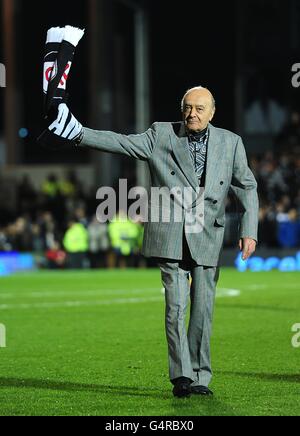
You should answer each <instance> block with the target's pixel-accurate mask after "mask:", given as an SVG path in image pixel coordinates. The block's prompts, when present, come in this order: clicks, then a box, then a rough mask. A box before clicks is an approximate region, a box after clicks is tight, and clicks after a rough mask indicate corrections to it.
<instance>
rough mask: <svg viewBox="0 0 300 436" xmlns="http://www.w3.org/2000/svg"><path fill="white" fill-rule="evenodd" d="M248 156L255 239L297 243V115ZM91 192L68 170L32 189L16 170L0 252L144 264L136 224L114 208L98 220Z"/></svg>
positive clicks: (273, 244)
mask: <svg viewBox="0 0 300 436" xmlns="http://www.w3.org/2000/svg"><path fill="white" fill-rule="evenodd" d="M249 163H250V167H251V169H252V171H253V173H254V175H255V177H256V179H257V181H258V191H259V197H260V216H259V242H260V246H261V247H265V248H299V247H300V114H299V113H297V112H295V113H293V114H292V117H291V121H290V122H289V124H288V125H286V126H285V127H284V129H283V130H282V131H281V133H280V134H279V135H278V137H277V140H276V143H275V146H274V149H273V151H267V152H263V153H258V154H256V155H252V156H249ZM95 192H96V191H95V190H92V192H91V193H90V195H89V194H86V192H84V190H83V189H82V184H81V183H80V182H79V181H78V180H77V178H76V176H75V175H74V174H73V173H71V174H69V175H68V177H66V179H64V180H60V179H58V178H57V177H56V176H55V175H54V174H52V175H49V176H48V177H47V178H46V180H45V181H44V183H43V184H42V186H41V187H40V189H39V190H38V191H37V190H36V189H35V188H34V187H33V184H32V181H31V180H30V177H29V176H24V179H23V180H22V182H21V183H20V184H19V186H18V188H17V201H16V204H17V205H18V211H17V214H16V216H14V217H3V214H1V215H2V216H1V222H0V251H6V252H7V251H18V252H32V253H35V254H36V255H37V256H40V262H41V266H45V267H50V268H66V267H70V268H88V267H90V268H100V267H116V266H120V267H127V266H132V267H137V266H145V264H146V262H147V261H146V260H145V259H144V258H143V257H142V256H141V247H142V241H143V231H144V228H143V225H142V223H138V222H137V223H136V222H132V221H131V220H129V219H124V216H122V220H119V219H118V216H119V215H116V217H115V218H114V219H113V220H112V221H111V222H109V223H106V224H103V223H100V222H98V220H97V219H96V216H95V212H96V209H97V206H98V204H97V202H96V199H95ZM238 211H239V207H238V204H237V202H236V200H235V199H234V197H233V196H229V199H228V204H227V219H228V221H229V222H230V220H232V221H233V222H235V220H236V217H237V216H238V214H237V212H238ZM120 214H122V212H120ZM5 218H6V219H5ZM229 227H230V226H229ZM233 227H235V230H236V225H234V226H233ZM236 242H237V241H236V232H235V233H234V232H233V235H230V234H229V236H228V233H227V237H226V238H225V245H226V246H227V247H231V246H232V247H236Z"/></svg>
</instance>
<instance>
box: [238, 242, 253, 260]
mask: <svg viewBox="0 0 300 436" xmlns="http://www.w3.org/2000/svg"><path fill="white" fill-rule="evenodd" d="M256 245H257V242H256V241H255V240H254V239H251V238H242V239H240V243H239V246H240V250H241V251H242V252H243V260H248V259H249V258H250V257H251V256H252V254H253V253H255V250H256Z"/></svg>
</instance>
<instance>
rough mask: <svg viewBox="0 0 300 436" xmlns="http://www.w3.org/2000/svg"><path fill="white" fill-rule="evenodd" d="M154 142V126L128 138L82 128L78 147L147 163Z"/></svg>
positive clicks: (155, 135)
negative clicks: (120, 155) (121, 155)
mask: <svg viewBox="0 0 300 436" xmlns="http://www.w3.org/2000/svg"><path fill="white" fill-rule="evenodd" d="M156 141H157V131H156V124H153V125H152V126H151V128H150V129H149V130H147V131H146V132H145V133H143V134H141V135H128V136H126V135H121V134H118V133H114V132H109V131H99V130H91V129H87V128H84V134H83V140H82V142H81V144H80V145H79V146H80V147H88V148H93V149H96V150H99V151H104V152H107V153H113V154H123V155H125V156H129V157H132V158H134V159H139V160H143V161H147V160H148V159H150V158H151V156H152V153H153V151H154V148H155V145H156Z"/></svg>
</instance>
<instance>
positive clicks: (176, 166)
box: [81, 123, 259, 266]
mask: <svg viewBox="0 0 300 436" xmlns="http://www.w3.org/2000/svg"><path fill="white" fill-rule="evenodd" d="M81 146H83V147H91V148H94V149H98V150H101V151H104V152H109V153H117V154H124V155H126V156H131V157H133V158H135V159H140V160H143V161H146V162H147V163H148V166H149V170H150V175H151V187H156V188H163V187H166V188H169V189H170V190H171V189H173V188H174V187H178V188H179V189H181V190H184V188H189V190H191V191H193V193H194V194H195V197H194V196H193V198H192V200H191V202H190V204H188V205H186V204H185V207H184V208H183V215H184V219H183V220H181V222H176V221H179V220H178V219H176V213H177V212H176V211H175V212H174V210H173V209H174V208H172V207H171V210H172V212H171V219H170V222H164V219H163V215H162V213H163V212H164V210H163V208H164V206H163V205H158V204H154V203H153V202H152V198H151V196H150V199H149V211H151V216H152V214H153V215H155V216H156V217H157V216H158V217H159V218H158V219H156V221H158V222H152V221H151V220H149V222H148V223H146V225H145V234H144V243H143V250H142V253H143V255H144V256H145V257H159V258H167V259H174V260H180V259H182V254H183V250H182V246H183V231H184V230H185V233H186V239H187V242H188V245H189V248H190V251H191V254H192V257H193V259H194V260H195V261H196V262H197V263H198V264H199V265H204V266H218V263H219V258H220V253H221V250H222V246H223V240H224V228H225V202H226V197H227V195H228V191H229V189H230V188H232V189H233V191H234V193H235V195H236V196H237V197H238V199H239V200H240V203H241V204H242V206H243V214H242V218H241V226H240V237H241V238H244V237H249V238H252V239H255V240H257V228H258V208H259V206H258V196H257V183H256V181H255V178H254V176H253V174H252V172H251V171H250V169H249V167H248V162H247V157H246V152H245V148H244V145H243V142H242V139H241V138H240V137H239V136H237V135H236V134H234V133H232V132H229V131H227V130H223V129H219V128H216V127H214V126H213V125H211V124H210V125H209V142H208V154H207V163H206V179H205V190H204V194H203V195H200V194H199V192H198V191H197V189H199V186H198V185H199V182H198V179H197V176H196V172H195V169H194V166H193V162H192V159H191V156H190V153H189V148H188V138H187V136H186V134H185V129H184V124H183V123H155V124H153V125H152V126H151V128H150V129H149V130H148V131H147V132H145V133H143V134H141V135H129V136H126V135H122V134H117V133H114V132H108V131H95V130H91V129H87V128H85V129H84V137H83V141H82V143H81ZM172 202H173V204H172V206H175V202H176V198H172V199H171V203H172ZM152 203H153V204H152ZM201 204H202V205H203V212H202V213H200V216H201V219H202V220H204V227H203V228H199V229H198V231H197V232H196V233H193V232H192V233H190V231H189V230H190V227H188V226H187V222H189V220H188V219H187V218H188V217H189V216H191V214H192V215H193V214H194V215H195V216H197V217H198V215H197V214H198V211H197V210H200V211H201ZM199 205H200V209H199ZM197 208H198V209H197ZM175 209H176V208H175ZM177 211H178V208H177ZM196 211H197V212H196ZM203 215H204V216H203ZM177 218H178V217H177ZM198 218H199V217H198Z"/></svg>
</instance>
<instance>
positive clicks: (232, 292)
mask: <svg viewBox="0 0 300 436" xmlns="http://www.w3.org/2000/svg"><path fill="white" fill-rule="evenodd" d="M240 294H241V291H239V290H238V289H225V288H219V289H218V290H217V295H216V298H224V297H229V298H233V297H238V296H240ZM41 295H43V294H41ZM82 295H86V294H84V293H82ZM97 295H98V294H97ZM158 301H163V298H162V296H156V297H147V298H115V299H111V300H88V301H84V300H82V301H61V302H53V303H19V304H1V305H0V310H13V309H21V310H27V309H55V308H60V307H70V308H71V307H89V306H109V305H113V304H139V303H148V302H158Z"/></svg>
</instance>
